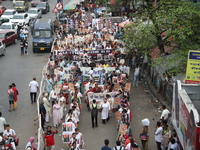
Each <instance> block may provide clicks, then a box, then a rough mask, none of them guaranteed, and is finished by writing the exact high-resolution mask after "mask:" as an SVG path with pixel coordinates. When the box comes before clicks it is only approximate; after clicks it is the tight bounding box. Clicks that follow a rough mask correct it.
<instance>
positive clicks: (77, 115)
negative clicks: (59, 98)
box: [72, 106, 80, 126]
mask: <svg viewBox="0 0 200 150" xmlns="http://www.w3.org/2000/svg"><path fill="white" fill-rule="evenodd" d="M77 107H78V106H72V111H73V112H72V116H73V117H74V119H75V121H74V124H75V125H76V126H78V124H79V116H80V110H77V109H76V108H77Z"/></svg>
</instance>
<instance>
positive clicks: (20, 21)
mask: <svg viewBox="0 0 200 150" xmlns="http://www.w3.org/2000/svg"><path fill="white" fill-rule="evenodd" d="M29 21H30V17H29V15H28V14H27V13H23V14H16V15H14V16H13V17H12V18H11V19H10V22H11V23H16V24H17V25H25V24H26V25H29Z"/></svg>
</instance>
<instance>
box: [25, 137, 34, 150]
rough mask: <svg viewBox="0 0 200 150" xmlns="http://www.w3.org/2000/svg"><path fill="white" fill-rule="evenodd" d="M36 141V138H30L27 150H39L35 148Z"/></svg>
mask: <svg viewBox="0 0 200 150" xmlns="http://www.w3.org/2000/svg"><path fill="white" fill-rule="evenodd" d="M34 141H35V138H34V137H30V139H29V142H28V143H27V144H26V147H25V149H28V148H30V150H37V149H36V148H35V143H34Z"/></svg>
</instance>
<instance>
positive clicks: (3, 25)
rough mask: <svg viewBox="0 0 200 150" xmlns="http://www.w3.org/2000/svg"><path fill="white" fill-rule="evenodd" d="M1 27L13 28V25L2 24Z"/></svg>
mask: <svg viewBox="0 0 200 150" xmlns="http://www.w3.org/2000/svg"><path fill="white" fill-rule="evenodd" d="M0 29H12V28H11V25H7V24H2V25H1V26H0Z"/></svg>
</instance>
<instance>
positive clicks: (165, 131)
mask: <svg viewBox="0 0 200 150" xmlns="http://www.w3.org/2000/svg"><path fill="white" fill-rule="evenodd" d="M171 136H172V133H171V130H170V129H169V128H168V125H167V124H165V125H164V127H163V141H162V146H163V150H167V149H168V144H169V141H170V138H171Z"/></svg>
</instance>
